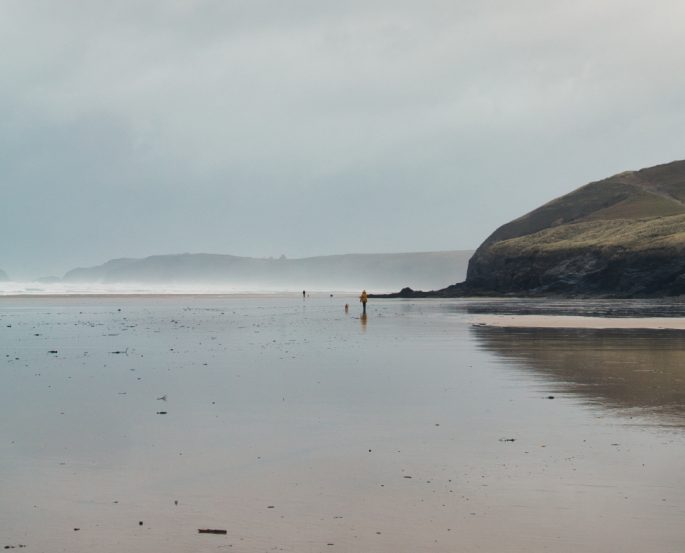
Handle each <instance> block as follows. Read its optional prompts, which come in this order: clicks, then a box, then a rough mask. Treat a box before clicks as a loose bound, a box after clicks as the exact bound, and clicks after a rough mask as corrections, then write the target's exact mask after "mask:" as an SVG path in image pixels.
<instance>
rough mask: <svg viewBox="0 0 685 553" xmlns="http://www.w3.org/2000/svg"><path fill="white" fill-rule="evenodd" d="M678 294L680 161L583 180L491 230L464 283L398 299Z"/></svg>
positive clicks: (684, 217) (683, 272)
mask: <svg viewBox="0 0 685 553" xmlns="http://www.w3.org/2000/svg"><path fill="white" fill-rule="evenodd" d="M681 294H685V161H675V162H672V163H668V164H665V165H658V166H656V167H651V168H648V169H642V170H639V171H626V172H624V173H620V174H618V175H614V176H613V177H609V178H607V179H604V180H600V181H596V182H591V183H590V184H587V185H585V186H582V187H581V188H578V189H577V190H575V191H573V192H571V193H570V194H567V195H565V196H562V197H560V198H557V199H555V200H552V201H551V202H549V203H547V204H545V205H543V206H541V207H539V208H538V209H535V210H534V211H531V212H530V213H528V214H526V215H524V216H522V217H519V218H518V219H515V220H514V221H511V222H510V223H507V224H506V225H504V226H501V227H500V228H498V229H497V230H496V231H495V232H493V233H492V235H490V237H488V238H487V240H485V242H483V244H481V246H480V247H479V248H478V249H477V250H476V252H475V254H474V255H473V257H472V258H471V260H470V261H469V266H468V272H467V277H466V281H465V282H463V283H460V284H455V285H452V286H449V287H448V288H445V289H442V290H438V291H436V292H427V293H425V292H414V291H412V290H406V289H405V290H403V291H402V292H400V293H399V294H396V295H397V296H399V297H417V296H428V295H431V296H470V295H541V296H542V295H559V296H594V297H658V296H676V295H681Z"/></svg>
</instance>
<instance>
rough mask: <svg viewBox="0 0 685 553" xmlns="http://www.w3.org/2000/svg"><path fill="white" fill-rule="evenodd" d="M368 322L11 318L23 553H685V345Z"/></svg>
mask: <svg viewBox="0 0 685 553" xmlns="http://www.w3.org/2000/svg"><path fill="white" fill-rule="evenodd" d="M355 300H356V298H345V297H339V296H338V295H335V297H332V298H331V297H330V296H328V295H326V296H323V297H314V296H312V297H311V298H306V299H303V298H302V297H301V294H295V295H294V296H290V297H287V296H284V295H283V296H255V297H243V296H241V297H234V296H227V297H218V296H213V297H192V296H183V297H175V296H168V297H52V298H3V299H2V301H0V352H1V355H0V459H2V463H0V549H3V548H7V549H8V550H9V549H11V550H13V551H20V550H22V551H26V552H27V553H31V552H45V553H47V552H52V551H68V552H69V553H91V552H93V551H97V552H98V553H121V552H122V551H131V552H133V553H137V552H146V553H162V552H164V553H186V552H188V551H198V552H209V551H234V552H236V553H263V552H265V551H284V552H292V553H321V552H333V553H335V552H344V553H348V552H350V553H352V552H365V553H404V552H410V551H411V552H413V551H420V552H422V553H423V552H426V553H445V552H448V551H459V552H464V553H476V552H483V551H496V552H502V553H542V552H554V553H577V552H578V551H582V552H583V553H606V552H608V551H621V553H644V552H645V551H649V552H650V553H673V552H676V551H678V552H680V551H685V535H684V533H683V529H682V528H683V525H682V521H683V517H685V471H683V462H682V460H683V459H685V433H683V428H685V422H683V421H685V407H683V406H685V400H683V399H682V398H685V383H684V380H685V379H683V369H682V368H683V367H685V336H684V335H682V334H681V333H678V332H656V331H650V332H642V333H641V332H639V331H634V332H615V333H611V332H605V333H601V332H540V331H535V330H533V331H527V332H523V331H521V332H506V331H501V330H499V329H497V328H494V327H488V326H482V327H473V326H471V324H470V323H471V322H472V321H471V318H470V317H472V316H473V317H474V320H475V319H476V316H475V315H471V314H468V313H465V312H464V311H459V310H458V309H456V308H457V307H460V306H461V305H462V304H460V303H458V302H442V301H426V302H406V301H396V302H395V301H391V302H375V301H374V302H372V303H371V304H370V305H369V307H368V317H366V318H362V317H361V316H360V309H359V306H358V302H356V301H355ZM345 303H349V309H348V310H347V311H345V309H344V305H345ZM488 318H490V319H497V317H487V316H485V315H484V316H482V317H478V320H481V321H482V320H485V319H488ZM499 318H500V319H502V320H503V321H512V320H517V319H518V320H519V321H522V320H524V319H539V320H542V321H547V322H549V321H550V320H552V321H553V320H556V321H564V320H568V319H575V320H579V321H583V320H586V318H585V317H511V316H506V317H499ZM587 320H588V321H589V322H592V323H595V324H596V323H598V322H601V321H602V319H587ZM628 321H630V320H629V319H611V320H610V322H611V323H612V324H615V323H616V322H622V323H623V324H625V323H626V322H628ZM641 321H642V322H644V319H642V320H641ZM649 321H650V323H652V324H654V323H655V322H657V319H650V320H649ZM674 321H678V319H668V320H663V321H662V322H660V323H659V324H662V325H663V324H667V323H673V322H674ZM481 324H482V323H481ZM201 529H214V530H222V531H224V532H225V533H221V534H211V533H209V534H208V533H200V532H199V530H201ZM3 550H4V549H3Z"/></svg>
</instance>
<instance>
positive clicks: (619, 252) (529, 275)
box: [460, 248, 685, 297]
mask: <svg viewBox="0 0 685 553" xmlns="http://www.w3.org/2000/svg"><path fill="white" fill-rule="evenodd" d="M462 289H463V292H464V293H468V292H470V293H480V294H482V293H494V294H522V295H562V296H602V297H654V296H678V295H682V294H685V256H684V255H682V253H679V252H675V251H672V250H669V249H663V250H655V251H651V252H630V251H626V250H624V249H621V248H616V249H612V250H599V249H596V248H588V249H586V250H583V251H571V252H564V251H558V252H551V253H544V254H538V255H532V256H530V255H521V256H515V255H509V256H506V257H498V256H488V255H483V256H482V257H480V258H479V259H478V260H477V263H475V264H474V265H473V271H472V273H471V278H470V280H467V282H466V283H465V285H464V286H463V287H462ZM460 295H461V294H460Z"/></svg>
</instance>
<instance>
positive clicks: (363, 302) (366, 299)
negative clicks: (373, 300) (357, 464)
mask: <svg viewBox="0 0 685 553" xmlns="http://www.w3.org/2000/svg"><path fill="white" fill-rule="evenodd" d="M359 301H360V302H362V309H363V311H362V313H363V314H364V315H366V302H367V301H369V296H368V295H367V293H366V290H362V295H361V296H359Z"/></svg>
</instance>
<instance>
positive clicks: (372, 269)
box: [63, 250, 473, 290]
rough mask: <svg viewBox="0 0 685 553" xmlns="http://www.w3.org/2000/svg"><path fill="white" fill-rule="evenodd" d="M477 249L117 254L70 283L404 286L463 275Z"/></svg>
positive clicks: (71, 276) (74, 274)
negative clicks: (137, 256) (326, 253)
mask: <svg viewBox="0 0 685 553" xmlns="http://www.w3.org/2000/svg"><path fill="white" fill-rule="evenodd" d="M472 254H473V251H471V250H469V251H445V252H419V253H394V254H348V255H330V256H321V257H309V258H302V259H287V258H285V257H281V258H268V259H266V258H253V257H238V256H233V255H214V254H179V255H155V256H151V257H146V258H144V259H115V260H112V261H108V262H107V263H105V264H103V265H99V266H97V267H90V268H84V269H74V270H72V271H69V272H68V273H67V274H66V275H65V276H64V278H63V282H65V283H75V282H77V283H106V284H131V283H134V284H137V283H140V284H146V285H149V284H159V285H185V284H188V285H205V284H206V285H210V286H211V285H220V286H233V287H235V288H237V289H242V290H258V289H264V288H266V289H270V290H286V289H300V290H301V289H303V288H305V289H317V288H318V289H325V290H347V289H354V290H356V289H357V288H359V289H360V290H361V289H362V288H368V289H371V288H373V289H377V290H378V289H381V290H382V289H386V290H392V289H393V288H399V287H400V285H401V284H404V283H413V284H412V285H414V286H434V287H438V286H440V284H441V283H442V282H449V281H450V280H456V279H459V278H464V277H465V275H466V266H467V262H468V259H469V258H470V257H471V255H472Z"/></svg>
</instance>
